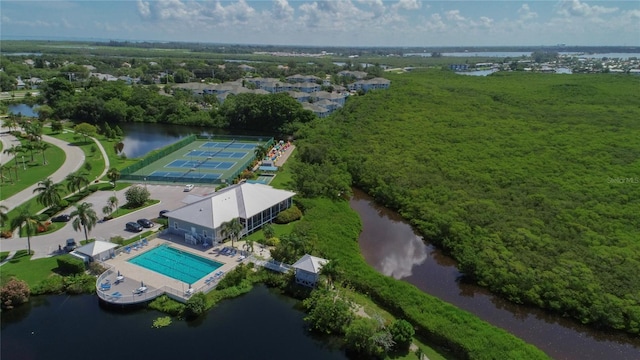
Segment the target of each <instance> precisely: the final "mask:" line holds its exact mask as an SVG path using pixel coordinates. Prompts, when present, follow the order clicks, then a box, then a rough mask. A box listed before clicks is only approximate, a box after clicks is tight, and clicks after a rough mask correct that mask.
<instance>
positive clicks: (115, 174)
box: [107, 168, 120, 187]
mask: <svg viewBox="0 0 640 360" xmlns="http://www.w3.org/2000/svg"><path fill="white" fill-rule="evenodd" d="M107 177H108V178H109V180H111V182H112V183H113V187H116V181H118V179H120V170H118V169H116V168H111V169H109V171H108V172H107Z"/></svg>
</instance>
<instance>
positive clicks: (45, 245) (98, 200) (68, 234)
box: [0, 185, 215, 259]
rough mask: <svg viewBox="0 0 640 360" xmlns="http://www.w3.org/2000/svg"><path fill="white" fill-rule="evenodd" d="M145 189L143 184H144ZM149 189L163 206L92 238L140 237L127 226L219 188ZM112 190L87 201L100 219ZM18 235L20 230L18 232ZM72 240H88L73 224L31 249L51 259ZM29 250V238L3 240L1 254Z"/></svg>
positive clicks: (101, 226) (113, 223) (108, 225)
mask: <svg viewBox="0 0 640 360" xmlns="http://www.w3.org/2000/svg"><path fill="white" fill-rule="evenodd" d="M141 186H143V185H141ZM147 189H148V190H149V192H150V193H151V199H155V200H160V203H158V204H156V205H153V206H150V207H147V208H144V209H142V210H138V211H135V212H133V213H130V214H127V215H126V216H122V217H119V218H116V219H113V220H109V221H107V222H101V223H98V224H96V226H95V227H94V228H93V230H92V231H91V232H90V233H89V238H95V239H97V240H109V239H110V238H111V237H113V236H118V235H119V236H122V237H124V238H125V239H128V238H132V237H135V236H138V234H137V233H132V232H128V231H126V230H125V229H124V227H125V224H126V223H127V222H129V221H136V220H137V219H141V218H147V219H150V220H152V219H155V218H157V217H158V213H159V212H160V210H165V209H167V210H175V209H177V208H179V207H182V206H183V205H185V203H183V202H182V200H183V199H184V198H185V197H186V196H187V195H206V194H210V193H212V192H213V191H214V189H215V187H214V186H211V187H205V186H201V185H197V186H196V187H195V188H194V189H193V191H191V192H183V189H184V185H147ZM126 190H127V189H124V190H121V191H118V192H116V196H117V197H118V201H119V202H120V205H123V204H124V203H125V202H126V199H125V195H124V193H125V192H126ZM113 194H114V193H113V192H111V191H97V192H95V193H93V194H91V195H90V196H88V197H87V198H85V199H84V200H83V201H87V202H90V203H92V204H93V209H94V210H95V212H96V214H97V215H98V217H100V218H102V217H103V216H104V214H103V213H102V208H103V207H104V206H105V205H106V204H107V199H108V198H109V197H110V196H113ZM74 209H75V207H73V206H71V207H69V208H68V209H67V210H66V211H64V212H63V213H65V214H69V213H71V212H72V211H73V210H74ZM15 233H16V234H17V233H18V232H17V231H16V232H15ZM69 238H74V239H76V242H78V243H79V242H80V240H84V232H83V231H82V230H80V231H75V230H73V226H72V225H71V221H70V222H68V223H67V224H66V225H65V226H64V227H63V228H62V229H59V230H58V231H56V232H54V233H51V234H46V235H41V236H34V237H32V238H31V249H32V250H33V251H34V252H35V254H34V256H33V259H37V258H42V257H47V256H51V255H54V254H56V253H57V251H58V245H61V246H64V243H65V240H66V239H69ZM26 248H27V238H17V237H15V238H13V239H2V240H0V251H16V250H22V249H26Z"/></svg>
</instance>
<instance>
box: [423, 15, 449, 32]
mask: <svg viewBox="0 0 640 360" xmlns="http://www.w3.org/2000/svg"><path fill="white" fill-rule="evenodd" d="M422 29H423V30H425V31H427V32H443V31H445V30H446V29H447V25H445V23H444V21H442V16H440V14H437V13H436V14H431V16H430V17H429V19H427V20H426V21H425V22H424V23H423V24H422Z"/></svg>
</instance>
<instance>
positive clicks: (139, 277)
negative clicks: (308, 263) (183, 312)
mask: <svg viewBox="0 0 640 360" xmlns="http://www.w3.org/2000/svg"><path fill="white" fill-rule="evenodd" d="M163 244H168V245H171V246H172V247H174V248H176V249H179V250H182V251H185V252H188V253H192V254H194V255H197V256H201V257H203V258H206V259H209V260H213V261H217V262H219V263H221V264H222V266H221V267H219V268H218V269H216V270H215V271H213V272H211V273H210V274H207V275H206V276H204V277H203V278H202V279H200V280H198V281H196V282H195V283H193V284H191V288H192V290H191V291H192V292H191V293H189V291H188V289H189V285H190V284H187V283H185V282H182V281H179V280H176V279H174V278H171V277H168V276H165V275H162V274H160V273H157V272H155V271H152V270H149V269H146V268H144V267H141V266H138V265H135V264H132V263H130V262H128V260H129V259H131V258H133V257H135V256H137V255H140V254H141V253H143V252H146V251H148V250H151V249H153V248H155V247H157V246H160V245H163ZM230 245H231V244H230V243H225V244H222V245H218V246H215V247H211V246H209V247H206V248H205V247H202V246H201V245H198V246H195V245H189V244H187V243H185V241H184V239H183V238H181V237H179V236H177V235H172V234H160V236H158V237H157V238H155V239H152V240H149V241H148V245H146V246H142V247H138V250H134V249H133V248H132V250H131V251H130V253H126V252H121V253H119V254H118V255H116V256H115V257H114V258H112V259H109V260H107V261H105V262H104V265H105V266H107V267H108V268H109V270H108V271H107V272H105V273H103V274H102V275H100V276H99V277H98V280H97V282H96V292H97V294H98V297H100V298H101V299H102V300H104V301H106V302H108V303H112V304H123V305H124V304H135V303H142V302H146V301H150V300H152V299H154V298H156V297H158V296H160V295H163V294H167V295H168V296H170V297H171V298H174V299H175V300H178V301H181V302H186V301H187V300H188V299H189V297H191V295H192V294H194V293H196V292H205V293H207V292H209V291H211V290H212V289H214V288H215V286H216V285H217V283H218V281H219V280H220V279H221V278H222V276H224V275H222V276H215V275H216V273H218V272H219V271H223V272H224V274H226V273H228V272H229V271H231V270H233V269H234V268H235V267H236V266H238V265H239V264H241V263H243V262H247V261H248V260H247V259H243V260H241V259H242V258H241V257H240V255H236V256H234V257H230V256H225V255H221V254H219V253H218V251H219V250H220V249H222V248H224V247H226V246H230ZM235 246H236V248H241V246H242V242H236V243H235ZM262 251H264V250H262ZM267 252H268V249H267ZM266 255H268V254H266ZM118 273H119V274H121V275H122V276H123V277H124V280H123V281H118V279H117V276H118ZM209 278H213V279H214V280H213V281H206V279H209ZM104 283H108V284H110V287H109V289H104V290H102V289H101V284H104ZM142 286H144V287H145V288H146V289H144V291H143V292H140V291H138V290H139V289H140V288H141V287H142Z"/></svg>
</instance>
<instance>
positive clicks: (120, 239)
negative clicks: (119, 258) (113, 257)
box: [109, 235, 124, 245]
mask: <svg viewBox="0 0 640 360" xmlns="http://www.w3.org/2000/svg"><path fill="white" fill-rule="evenodd" d="M109 241H111V242H112V243H114V244H118V245H122V244H124V238H123V237H122V236H120V235H117V236H112V237H111V239H109Z"/></svg>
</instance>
